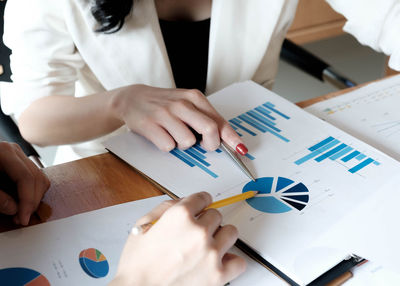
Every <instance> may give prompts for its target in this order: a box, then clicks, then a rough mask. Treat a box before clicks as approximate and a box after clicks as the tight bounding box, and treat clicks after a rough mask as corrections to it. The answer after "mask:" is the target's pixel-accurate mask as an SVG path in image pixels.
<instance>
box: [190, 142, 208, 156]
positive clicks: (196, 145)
mask: <svg viewBox="0 0 400 286" xmlns="http://www.w3.org/2000/svg"><path fill="white" fill-rule="evenodd" d="M192 148H194V149H196V150H197V151H199V152H200V153H203V154H206V153H207V151H206V150H204V149H203V148H201V147H200V145H199V144H198V143H197V144H195V145H193V147H192Z"/></svg>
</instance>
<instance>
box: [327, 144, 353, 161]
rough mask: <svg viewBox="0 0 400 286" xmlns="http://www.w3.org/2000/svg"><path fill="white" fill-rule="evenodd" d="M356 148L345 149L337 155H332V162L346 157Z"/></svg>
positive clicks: (348, 147)
mask: <svg viewBox="0 0 400 286" xmlns="http://www.w3.org/2000/svg"><path fill="white" fill-rule="evenodd" d="M353 149H354V148H353V147H350V146H347V147H346V148H344V149H343V150H342V151H339V152H337V153H336V154H334V155H332V156H330V157H329V159H331V160H333V161H334V160H336V159H339V158H340V157H342V156H344V155H346V154H347V153H349V152H351V151H352V150H353Z"/></svg>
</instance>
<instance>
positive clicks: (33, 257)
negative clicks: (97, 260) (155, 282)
mask: <svg viewBox="0 0 400 286" xmlns="http://www.w3.org/2000/svg"><path fill="white" fill-rule="evenodd" d="M167 199H168V197H167V196H158V197H154V198H150V199H147V200H140V201H134V202H130V203H125V204H121V205H117V206H113V207H108V208H104V209H101V210H97V211H92V212H88V213H83V214H79V215H75V216H72V217H69V218H65V219H61V220H56V221H52V222H48V223H44V224H39V225H36V226H31V227H27V228H22V229H18V230H14V231H9V232H5V233H1V234H0V256H1V259H0V281H1V279H4V277H6V276H7V274H5V273H4V272H5V271H4V269H7V268H15V267H22V268H28V269H31V270H34V271H36V272H39V273H41V274H42V275H43V276H45V277H46V278H47V280H48V281H49V282H50V284H51V285H66V286H67V285H68V286H70V285H106V284H107V283H108V282H110V281H111V280H112V278H113V277H114V275H115V273H116V270H117V266H118V261H119V257H120V254H121V252H122V249H123V246H124V244H125V241H126V238H127V237H128V235H129V232H130V230H131V229H132V227H133V225H134V224H135V221H136V220H137V219H139V218H140V217H141V216H143V215H145V214H146V213H148V212H149V211H150V210H151V209H153V208H154V207H155V206H156V205H158V204H159V203H161V202H162V201H164V200H167ZM88 248H95V249H98V250H99V251H100V252H101V253H103V254H104V256H105V257H106V259H107V262H108V265H109V271H108V274H107V275H106V276H105V277H103V278H92V277H90V276H89V275H88V274H86V272H84V270H83V269H82V267H81V266H80V262H79V255H80V253H81V251H82V250H84V249H88ZM2 271H3V274H2V273H1V272H2ZM3 275H4V276H3ZM0 284H1V285H7V284H3V283H0ZM14 285H19V284H14ZM23 285H25V284H23ZM39 285H42V284H39ZM43 285H46V284H43Z"/></svg>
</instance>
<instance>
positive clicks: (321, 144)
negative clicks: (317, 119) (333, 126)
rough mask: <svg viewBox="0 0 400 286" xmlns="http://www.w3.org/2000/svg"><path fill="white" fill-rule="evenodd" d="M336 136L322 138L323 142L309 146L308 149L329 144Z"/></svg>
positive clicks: (313, 149)
mask: <svg viewBox="0 0 400 286" xmlns="http://www.w3.org/2000/svg"><path fill="white" fill-rule="evenodd" d="M334 139H335V138H333V137H332V136H330V137H328V138H326V139H325V140H322V141H321V142H319V143H317V144H315V145H314V146H311V147H310V148H308V150H310V151H315V150H317V149H319V148H320V147H322V146H324V145H326V144H328V143H329V142H331V141H333V140H334Z"/></svg>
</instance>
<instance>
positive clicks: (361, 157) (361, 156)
mask: <svg viewBox="0 0 400 286" xmlns="http://www.w3.org/2000/svg"><path fill="white" fill-rule="evenodd" d="M365 157H367V155H364V154H360V155H358V156H357V157H356V159H357V160H359V161H361V160H362V159H364V158H365Z"/></svg>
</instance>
